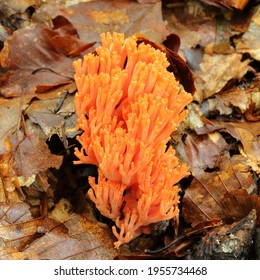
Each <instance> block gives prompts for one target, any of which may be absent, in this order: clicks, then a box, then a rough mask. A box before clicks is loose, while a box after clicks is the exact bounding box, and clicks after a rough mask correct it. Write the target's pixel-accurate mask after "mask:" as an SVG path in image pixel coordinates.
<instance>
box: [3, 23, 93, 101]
mask: <svg viewBox="0 0 260 280" xmlns="http://www.w3.org/2000/svg"><path fill="white" fill-rule="evenodd" d="M62 24H63V25H58V28H56V29H54V30H51V29H49V28H47V27H44V26H38V27H36V28H34V29H29V28H22V29H19V30H17V31H16V32H14V34H13V35H12V36H11V37H10V38H8V40H6V41H5V43H4V48H3V49H2V51H1V53H0V62H1V66H2V67H4V68H6V69H7V72H6V73H5V74H4V75H3V76H2V77H1V78H0V85H1V88H0V90H1V91H0V93H1V94H2V95H3V96H5V97H11V96H20V95H22V94H24V95H34V94H35V92H36V91H39V92H42V91H45V90H48V89H50V88H53V87H57V86H60V85H64V84H70V83H71V82H72V81H73V73H74V72H73V69H72V67H71V65H72V62H73V59H72V58H71V57H70V56H71V54H72V53H77V50H78V49H80V51H84V50H85V49H88V48H89V47H91V45H93V43H92V44H86V43H84V42H82V41H80V40H79V39H78V34H77V31H76V30H75V28H74V27H73V26H71V24H70V23H69V22H68V21H67V20H64V21H63V22H62ZM64 25H65V27H64ZM68 25H70V28H68V27H67V26H68ZM54 27H55V26H54ZM73 29H74V33H73V32H72V30H73Z"/></svg>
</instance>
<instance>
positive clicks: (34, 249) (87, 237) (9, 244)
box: [0, 203, 118, 260]
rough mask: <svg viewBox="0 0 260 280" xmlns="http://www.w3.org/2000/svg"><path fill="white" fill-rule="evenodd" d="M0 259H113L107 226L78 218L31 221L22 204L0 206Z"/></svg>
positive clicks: (111, 239)
mask: <svg viewBox="0 0 260 280" xmlns="http://www.w3.org/2000/svg"><path fill="white" fill-rule="evenodd" d="M0 237H1V241H2V242H1V244H0V249H1V250H0V259H26V258H27V259H52V260H53V259H113V258H114V257H115V256H116V255H117V253H118V252H117V251H116V250H115V249H114V247H113V242H114V239H113V237H112V233H111V232H110V230H109V229H108V227H107V226H105V225H103V224H101V223H96V222H94V221H91V220H89V219H87V218H85V217H82V216H79V215H76V214H74V215H71V216H70V217H69V219H67V220H66V221H65V222H64V223H61V222H58V221H56V220H54V219H51V218H46V219H42V218H39V219H32V217H31V214H30V211H29V207H28V205H27V204H26V203H18V204H14V205H10V204H4V203H1V204H0Z"/></svg>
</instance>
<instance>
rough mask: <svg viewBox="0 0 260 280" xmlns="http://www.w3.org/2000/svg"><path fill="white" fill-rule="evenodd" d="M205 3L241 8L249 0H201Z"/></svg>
mask: <svg viewBox="0 0 260 280" xmlns="http://www.w3.org/2000/svg"><path fill="white" fill-rule="evenodd" d="M201 1H203V2H205V3H207V4H210V5H213V6H217V7H227V8H236V9H239V10H243V9H244V8H245V6H246V5H247V3H248V2H249V0H201Z"/></svg>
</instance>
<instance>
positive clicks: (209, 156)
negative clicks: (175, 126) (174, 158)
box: [177, 132, 227, 175]
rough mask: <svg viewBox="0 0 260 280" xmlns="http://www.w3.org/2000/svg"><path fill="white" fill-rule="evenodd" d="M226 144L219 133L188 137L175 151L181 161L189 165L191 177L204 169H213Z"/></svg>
mask: <svg viewBox="0 0 260 280" xmlns="http://www.w3.org/2000/svg"><path fill="white" fill-rule="evenodd" d="M226 148H227V143H226V141H225V140H224V138H223V137H222V136H221V134H220V133H218V132H215V133H208V134H207V135H197V136H196V135H188V136H187V137H186V139H185V141H184V142H180V143H179V144H178V146H177V151H178V152H179V153H180V155H181V156H182V159H183V160H184V161H185V162H186V163H188V164H189V166H190V167H191V171H192V174H193V175H196V174H198V173H200V172H201V170H204V169H206V168H215V167H216V166H217V164H218V161H219V159H220V157H221V156H222V154H223V151H224V150H225V149H226Z"/></svg>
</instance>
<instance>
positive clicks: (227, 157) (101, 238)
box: [0, 0, 260, 259]
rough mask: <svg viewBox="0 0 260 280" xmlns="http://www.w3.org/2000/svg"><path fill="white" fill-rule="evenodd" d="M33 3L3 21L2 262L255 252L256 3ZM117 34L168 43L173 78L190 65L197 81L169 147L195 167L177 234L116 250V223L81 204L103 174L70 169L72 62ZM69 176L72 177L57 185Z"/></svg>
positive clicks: (258, 214) (259, 204)
mask: <svg viewBox="0 0 260 280" xmlns="http://www.w3.org/2000/svg"><path fill="white" fill-rule="evenodd" d="M36 2H37V1H36ZM36 2H33V1H28V3H27V2H23V6H13V7H8V6H4V7H3V6H1V7H0V8H1V9H5V11H8V13H6V18H5V19H4V21H1V26H0V40H1V46H2V47H1V48H2V50H1V52H0V62H1V69H0V73H1V76H0V94H1V97H0V112H1V113H0V128H1V129H0V175H1V176H0V199H1V200H0V203H1V205H0V235H1V240H2V243H1V255H0V258H1V259H114V258H117V259H118V258H119V259H120V258H121V259H132V258H141V259H142V258H146V259H147V258H150V257H152V256H153V253H152V252H157V255H156V256H159V257H161V256H163V257H165V258H186V259H199V258H205V259H218V258H222V259H234V258H249V257H250V258H257V257H259V255H257V252H255V251H254V250H252V246H251V245H250V244H251V240H252V239H253V236H254V232H255V231H257V230H258V228H259V224H260V221H259V219H260V201H259V172H260V162H259V159H260V136H259V135H260V130H259V127H260V126H259V106H260V103H259V67H258V66H257V62H258V61H259V38H258V34H259V32H258V30H259V4H258V5H256V4H255V6H254V4H252V3H247V2H248V1H236V4H234V1H193V0H186V1H176V3H170V2H168V1H163V3H162V5H161V2H160V1H127V0H125V1H101V0H98V1H91V2H84V3H83V2H82V3H78V4H77V3H76V2H77V1H76V2H75V5H73V6H69V5H67V3H65V5H64V7H62V8H61V7H58V6H57V5H56V4H55V3H52V1H50V3H48V4H44V3H43V2H41V1H39V2H37V3H36ZM202 2H206V3H207V5H205V4H204V3H202ZM30 5H32V6H30ZM223 5H224V7H223ZM29 6H30V7H33V9H31V10H28V9H27V8H28V7H29ZM227 7H228V9H227ZM29 11H30V12H29ZM238 15H239V16H238ZM19 17H20V18H22V21H21V20H20V21H19ZM11 18H12V20H14V21H13V25H10V23H11ZM113 30H114V31H117V32H122V33H125V36H126V37H128V36H130V35H132V34H136V33H138V34H142V35H141V36H142V37H140V38H142V40H149V43H150V44H155V45H158V46H159V45H161V44H162V43H163V42H164V43H165V46H167V47H168V48H169V50H168V51H169V52H170V53H171V56H170V57H168V58H169V59H173V60H172V63H173V64H172V68H173V69H175V70H176V66H177V67H179V69H178V71H179V73H177V75H178V74H180V75H181V74H183V73H184V72H185V69H186V67H187V65H188V66H189V68H190V69H191V72H192V74H193V77H194V80H195V86H196V92H195V95H194V100H195V102H193V104H191V105H190V106H189V110H190V115H189V117H188V118H187V121H186V123H185V124H184V125H183V126H182V127H181V128H180V129H179V131H178V133H179V135H177V134H176V133H174V134H173V135H172V141H171V144H172V145H176V149H177V153H178V154H179V155H180V157H181V159H182V160H183V161H185V162H187V163H188V164H189V165H190V168H191V176H190V177H189V178H188V179H185V180H183V182H181V183H180V186H181V187H182V196H183V198H182V201H181V206H182V208H181V220H180V225H179V232H178V233H176V232H174V230H173V228H174V227H173V225H172V222H171V223H168V224H167V225H166V229H167V230H166V231H165V230H163V231H160V230H159V227H158V226H156V225H155V226H154V229H155V232H154V235H153V236H141V237H140V238H138V239H137V240H134V242H132V243H131V244H129V245H125V246H122V248H120V250H118V251H116V250H115V249H114V248H113V242H114V238H113V236H112V235H111V225H110V224H109V223H108V222H107V221H106V220H104V218H102V217H100V216H99V215H97V214H96V210H95V208H94V206H93V205H92V204H91V203H90V202H89V200H88V199H87V198H86V197H85V193H86V191H87V188H88V187H89V186H88V180H87V177H88V176H89V175H91V176H93V174H95V172H96V171H95V170H94V169H93V168H92V167H88V166H86V167H78V169H77V170H76V169H75V168H74V167H73V168H72V161H73V160H74V157H73V149H74V147H75V146H76V145H78V144H77V142H76V141H75V138H74V137H75V135H76V134H77V133H78V132H76V130H75V129H73V128H75V126H76V115H75V107H74V101H73V100H74V93H75V84H74V81H73V74H74V73H73V69H72V66H71V64H72V61H73V60H74V59H75V58H76V57H82V56H83V55H84V54H85V53H87V52H92V51H93V45H94V43H95V42H96V45H98V44H99V43H100V39H99V35H100V33H102V32H106V31H113ZM21 46H22V47H21ZM178 48H179V52H178V53H179V55H180V57H179V56H177V54H176V51H178ZM164 49H165V47H164ZM172 51H173V52H172ZM175 59H177V60H175ZM176 63H177V64H176ZM186 63H187V64H186ZM187 69H188V68H187ZM175 74H176V73H175ZM180 77H181V76H180ZM183 77H184V76H183ZM183 77H181V78H180V80H185V79H184V78H183ZM182 83H183V82H182ZM192 84H193V80H191V79H190V78H189V82H187V83H186V84H184V86H187V87H189V88H190V91H193V89H192ZM6 116H8V118H7V117H6ZM65 163H66V164H65ZM75 170H76V172H75ZM62 174H63V175H62ZM64 174H67V176H66V178H73V180H67V179H66V180H61V176H64ZM64 178H65V177H64ZM66 182H67V183H66ZM86 206H87V207H86ZM75 212H78V213H75ZM194 213H195V214H194ZM156 231H157V233H156ZM203 233H204V236H203V237H201V238H198V236H202V234H203ZM155 236H156V237H155ZM209 236H213V239H212V238H211V239H210V238H209ZM217 236H218V239H219V240H220V239H221V242H220V244H219V245H218V246H219V247H218V252H219V253H218V254H216V250H215V249H216V248H214V238H215V237H216V238H217ZM219 237H221V238H219ZM259 242H260V241H259V240H258V241H257V239H256V240H255V243H254V244H253V246H254V247H255V248H256V247H257V246H259ZM257 244H258V245H257ZM167 246H168V247H167ZM206 247H207V248H210V251H207V252H208V253H207V254H205V248H206ZM252 251H254V255H253V256H252V255H250V254H252ZM158 252H159V253H158Z"/></svg>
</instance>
